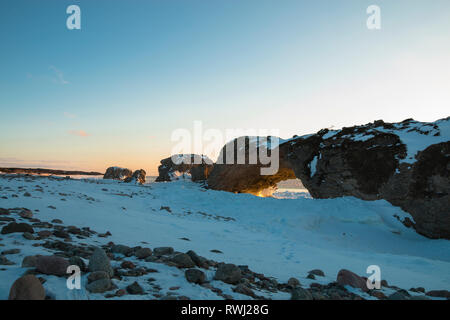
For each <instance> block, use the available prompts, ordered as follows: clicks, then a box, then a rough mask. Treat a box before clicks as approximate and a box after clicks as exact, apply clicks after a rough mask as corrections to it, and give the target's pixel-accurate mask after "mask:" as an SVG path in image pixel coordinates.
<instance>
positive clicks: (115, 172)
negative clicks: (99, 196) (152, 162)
mask: <svg viewBox="0 0 450 320" xmlns="http://www.w3.org/2000/svg"><path fill="white" fill-rule="evenodd" d="M146 174H147V173H146V172H145V170H144V169H139V170H136V171H134V172H132V171H131V170H130V169H128V168H120V167H109V168H108V169H107V170H106V173H105V175H104V176H103V179H113V180H120V181H124V182H127V183H138V184H144V183H145V176H146Z"/></svg>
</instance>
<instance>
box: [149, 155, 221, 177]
mask: <svg viewBox="0 0 450 320" xmlns="http://www.w3.org/2000/svg"><path fill="white" fill-rule="evenodd" d="M212 163H213V162H212V161H211V159H209V158H208V157H207V156H200V155H197V154H178V155H173V156H172V157H169V158H166V159H163V160H161V165H160V166H159V167H158V172H159V175H158V177H157V178H156V182H168V181H173V180H177V179H179V178H180V177H187V178H191V179H192V181H195V182H198V181H205V180H206V179H208V176H209V173H210V171H211V169H212Z"/></svg>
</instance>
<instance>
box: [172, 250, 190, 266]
mask: <svg viewBox="0 0 450 320" xmlns="http://www.w3.org/2000/svg"><path fill="white" fill-rule="evenodd" d="M170 261H171V262H173V263H175V264H176V265H177V267H180V268H192V267H194V266H195V263H194V262H193V261H192V259H191V257H189V256H188V255H187V254H186V253H178V254H176V255H174V256H173V257H171V258H170Z"/></svg>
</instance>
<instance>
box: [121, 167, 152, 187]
mask: <svg viewBox="0 0 450 320" xmlns="http://www.w3.org/2000/svg"><path fill="white" fill-rule="evenodd" d="M146 175H147V173H146V172H145V170H144V169H139V170H136V171H135V172H133V174H132V176H131V177H128V178H126V179H125V182H131V183H139V184H144V183H145V176H146Z"/></svg>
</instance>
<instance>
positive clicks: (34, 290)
mask: <svg viewBox="0 0 450 320" xmlns="http://www.w3.org/2000/svg"><path fill="white" fill-rule="evenodd" d="M8 300H45V289H44V287H43V286H42V284H41V282H40V281H39V279H38V278H36V277H35V276H34V275H25V276H23V277H20V278H19V279H17V280H16V281H14V283H13V285H12V287H11V289H10V291H9V297H8Z"/></svg>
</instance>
